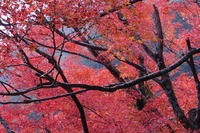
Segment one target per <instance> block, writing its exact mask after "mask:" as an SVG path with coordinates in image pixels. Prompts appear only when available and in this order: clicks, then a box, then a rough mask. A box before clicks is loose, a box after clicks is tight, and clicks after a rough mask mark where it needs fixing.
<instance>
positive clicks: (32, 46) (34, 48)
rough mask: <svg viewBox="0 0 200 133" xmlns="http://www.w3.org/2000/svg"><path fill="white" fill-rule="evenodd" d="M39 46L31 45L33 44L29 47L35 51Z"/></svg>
mask: <svg viewBox="0 0 200 133" xmlns="http://www.w3.org/2000/svg"><path fill="white" fill-rule="evenodd" d="M37 48H38V46H37V45H31V46H30V47H29V51H31V52H33V51H35V50H36V49H37Z"/></svg>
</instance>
